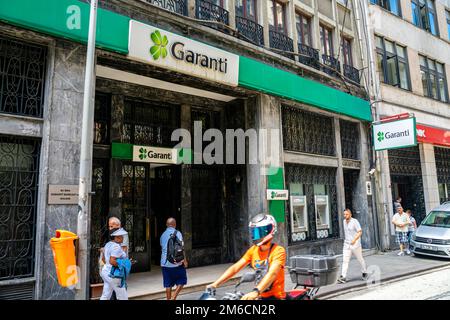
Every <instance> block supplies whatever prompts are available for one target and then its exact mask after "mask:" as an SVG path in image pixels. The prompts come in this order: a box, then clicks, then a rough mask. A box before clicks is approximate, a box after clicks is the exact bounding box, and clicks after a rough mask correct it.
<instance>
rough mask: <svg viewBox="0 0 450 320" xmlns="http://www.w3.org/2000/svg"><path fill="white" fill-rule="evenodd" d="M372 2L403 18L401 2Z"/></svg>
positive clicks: (374, 0) (388, 0)
mask: <svg viewBox="0 0 450 320" xmlns="http://www.w3.org/2000/svg"><path fill="white" fill-rule="evenodd" d="M370 2H371V3H372V4H376V5H379V6H380V7H382V8H384V9H386V10H388V11H390V12H392V13H393V14H395V15H397V16H401V12H400V3H399V0H370Z"/></svg>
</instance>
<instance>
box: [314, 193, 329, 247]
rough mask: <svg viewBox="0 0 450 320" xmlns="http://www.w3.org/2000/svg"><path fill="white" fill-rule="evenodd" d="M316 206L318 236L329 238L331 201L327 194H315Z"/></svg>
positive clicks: (319, 237)
mask: <svg viewBox="0 0 450 320" xmlns="http://www.w3.org/2000/svg"><path fill="white" fill-rule="evenodd" d="M314 202H315V208H316V231H317V238H318V239H323V238H328V235H329V233H330V232H331V230H330V226H331V224H330V202H329V197H328V196H327V195H315V196H314Z"/></svg>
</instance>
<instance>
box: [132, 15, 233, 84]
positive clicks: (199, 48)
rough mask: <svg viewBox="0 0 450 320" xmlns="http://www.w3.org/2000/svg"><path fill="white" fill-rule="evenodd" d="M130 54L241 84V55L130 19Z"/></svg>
mask: <svg viewBox="0 0 450 320" xmlns="http://www.w3.org/2000/svg"><path fill="white" fill-rule="evenodd" d="M129 32H130V34H129V41H128V51H129V53H128V57H129V58H130V59H134V60H138V61H142V62H145V63H149V64H152V65H156V66H158V67H162V68H166V69H170V70H173V71H177V72H180V73H184V74H188V75H192V76H196V77H200V78H204V79H207V80H212V81H216V82H220V83H224V84H227V85H230V86H237V85H238V80H239V79H238V78H239V56H238V55H235V54H232V53H229V52H226V51H224V50H220V49H217V48H214V47H211V46H209V45H206V44H204V43H201V42H198V41H194V40H191V39H189V38H185V37H182V36H179V35H177V34H174V33H171V32H168V31H165V30H163V29H160V28H155V27H153V26H150V25H147V24H143V23H141V22H138V21H134V20H130V30H129Z"/></svg>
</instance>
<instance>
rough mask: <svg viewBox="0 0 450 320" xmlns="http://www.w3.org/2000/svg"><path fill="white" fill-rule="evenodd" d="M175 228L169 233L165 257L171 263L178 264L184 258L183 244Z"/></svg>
mask: <svg viewBox="0 0 450 320" xmlns="http://www.w3.org/2000/svg"><path fill="white" fill-rule="evenodd" d="M177 232H178V231H177V230H175V232H174V233H172V234H171V235H170V238H169V240H168V241H167V259H166V261H169V262H170V263H173V264H178V263H180V262H181V261H183V260H184V246H183V242H181V241H180V239H178V237H177Z"/></svg>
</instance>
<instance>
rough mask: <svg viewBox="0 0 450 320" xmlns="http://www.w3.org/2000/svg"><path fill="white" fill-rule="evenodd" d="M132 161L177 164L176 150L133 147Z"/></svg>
mask: <svg viewBox="0 0 450 320" xmlns="http://www.w3.org/2000/svg"><path fill="white" fill-rule="evenodd" d="M133 161H135V162H148V163H163V164H177V163H178V151H177V149H169V148H156V147H146V146H133Z"/></svg>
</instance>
